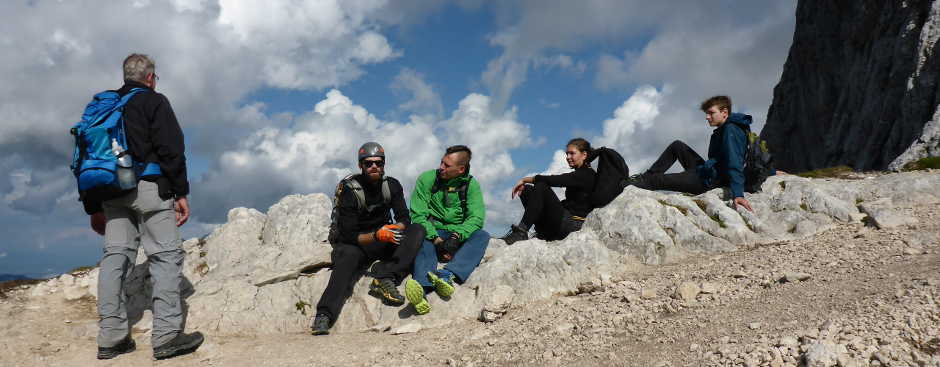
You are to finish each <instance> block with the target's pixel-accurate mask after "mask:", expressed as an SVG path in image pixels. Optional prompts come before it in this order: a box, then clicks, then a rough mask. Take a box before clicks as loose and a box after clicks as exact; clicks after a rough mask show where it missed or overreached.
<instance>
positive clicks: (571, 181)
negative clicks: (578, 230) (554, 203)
mask: <svg viewBox="0 0 940 367" xmlns="http://www.w3.org/2000/svg"><path fill="white" fill-rule="evenodd" d="M596 176H597V173H595V172H594V169H593V168H591V166H588V165H584V166H583V167H580V168H576V169H575V170H574V171H571V172H568V173H564V174H560V175H550V176H542V175H536V176H535V177H534V178H533V179H532V181H533V182H535V183H539V182H544V183H545V184H547V185H548V186H551V187H564V188H565V200H562V201H561V206H563V207H565V209H568V212H569V213H571V215H576V216H579V217H586V216H587V215H588V213H590V212H591V209H594V208H593V207H592V206H591V201H590V200H588V197H589V196H590V195H591V191H592V190H594V178H595V177H596Z"/></svg>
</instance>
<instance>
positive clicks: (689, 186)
mask: <svg viewBox="0 0 940 367" xmlns="http://www.w3.org/2000/svg"><path fill="white" fill-rule="evenodd" d="M676 162H679V164H680V165H682V170H683V172H679V173H666V171H668V170H669V168H670V167H672V165H673V164H674V163H676ZM703 163H705V160H704V159H702V156H700V155H698V153H696V152H695V151H694V150H692V148H690V147H689V146H688V145H686V144H685V143H683V142H682V141H680V140H676V141H674V142H672V144H669V146H668V147H666V150H664V151H663V153H662V154H660V155H659V159H657V160H656V162H653V165H652V166H650V168H649V169H648V170H646V173H644V174H642V175H641V176H640V178H639V180H638V182H636V183H635V184H634V185H635V186H636V187H639V188H641V189H646V190H669V191H678V192H687V193H690V194H693V195H698V194H701V193H703V192H705V191H708V190H709V189H710V188H709V187H706V186H705V185H703V184H702V180H701V179H699V177H698V174H697V173H696V172H695V168H696V167H698V166H699V165H701V164H703Z"/></svg>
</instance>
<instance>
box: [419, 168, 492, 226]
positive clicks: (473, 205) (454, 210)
mask: <svg viewBox="0 0 940 367" xmlns="http://www.w3.org/2000/svg"><path fill="white" fill-rule="evenodd" d="M436 180H437V170H434V169H432V170H430V171H427V172H424V173H422V174H421V175H420V176H418V181H417V182H416V183H415V190H414V192H412V193H411V205H409V207H411V223H414V224H420V225H422V226H424V228H425V229H426V230H427V232H428V234H427V238H428V239H433V238H434V237H437V230H439V229H441V230H445V231H448V232H456V233H457V234H458V235H460V240H461V241H464V240H466V239H467V238H468V237H470V235H471V234H473V232H476V231H477V230H479V229H482V228H483V221H484V220H485V219H486V206H485V204H483V191H481V190H480V183H479V182H477V180H476V179H475V178H473V176H470V175H463V176H460V177H455V178H452V179H450V180H449V181H446V182H444V183H443V187H444V188H446V189H443V188H442V189H440V190H438V191H437V192H436V193H434V194H431V188H433V187H434V182H435V181H436ZM468 181H469V185H468V186H467V212H468V213H467V215H466V219H465V218H464V217H465V216H464V213H463V208H462V205H461V203H460V197H459V195H458V193H457V191H456V189H457V188H458V187H460V186H462V185H463V184H464V183H466V182H468ZM445 195H446V196H447V197H446V200H445ZM445 204H446V205H445Z"/></svg>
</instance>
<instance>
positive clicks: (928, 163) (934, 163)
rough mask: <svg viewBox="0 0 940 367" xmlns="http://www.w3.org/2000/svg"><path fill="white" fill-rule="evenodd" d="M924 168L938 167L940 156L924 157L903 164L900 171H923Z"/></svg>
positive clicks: (939, 165) (939, 166)
mask: <svg viewBox="0 0 940 367" xmlns="http://www.w3.org/2000/svg"><path fill="white" fill-rule="evenodd" d="M925 169H940V157H926V158H921V159H918V160H916V161H913V162H910V163H908V164H905V165H904V167H903V168H901V170H902V171H923V170H925Z"/></svg>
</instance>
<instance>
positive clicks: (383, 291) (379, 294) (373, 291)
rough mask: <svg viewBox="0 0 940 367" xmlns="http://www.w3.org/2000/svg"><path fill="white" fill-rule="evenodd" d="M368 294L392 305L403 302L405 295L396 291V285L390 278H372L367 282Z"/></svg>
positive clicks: (399, 304)
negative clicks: (369, 282)
mask: <svg viewBox="0 0 940 367" xmlns="http://www.w3.org/2000/svg"><path fill="white" fill-rule="evenodd" d="M369 294H370V295H372V296H374V297H376V298H378V299H380V300H383V301H385V303H387V304H390V305H393V306H401V305H403V304H405V297H402V296H401V293H399V292H398V287H396V286H395V281H393V280H392V279H391V278H382V279H372V283H371V284H369Z"/></svg>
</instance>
